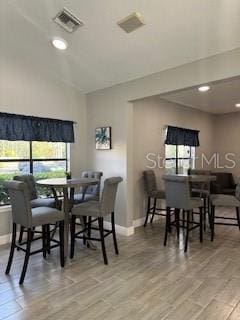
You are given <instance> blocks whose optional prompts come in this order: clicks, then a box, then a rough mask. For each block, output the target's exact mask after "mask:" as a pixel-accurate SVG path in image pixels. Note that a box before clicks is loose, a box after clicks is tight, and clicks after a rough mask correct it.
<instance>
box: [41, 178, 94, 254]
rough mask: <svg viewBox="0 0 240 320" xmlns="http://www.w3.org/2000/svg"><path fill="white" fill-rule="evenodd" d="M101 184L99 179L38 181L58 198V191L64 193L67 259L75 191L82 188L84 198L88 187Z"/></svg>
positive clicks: (65, 249)
mask: <svg viewBox="0 0 240 320" xmlns="http://www.w3.org/2000/svg"><path fill="white" fill-rule="evenodd" d="M98 183H99V180H98V179H94V178H79V179H75V178H73V179H67V178H51V179H43V180H38V181H37V182H36V184H37V185H39V186H41V187H47V188H51V189H52V190H53V192H54V195H55V196H56V190H58V189H61V190H62V191H63V198H64V202H63V205H64V213H65V228H64V256H65V259H67V257H68V244H69V212H70V211H71V209H72V206H73V197H74V190H75V189H76V188H80V187H82V189H83V198H84V193H85V192H86V190H87V187H89V186H91V185H96V184H98ZM81 224H82V226H83V229H84V228H85V223H84V219H83V218H82V219H81Z"/></svg>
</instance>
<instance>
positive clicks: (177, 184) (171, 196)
mask: <svg viewBox="0 0 240 320" xmlns="http://www.w3.org/2000/svg"><path fill="white" fill-rule="evenodd" d="M163 180H164V184H165V193H166V206H167V214H166V225H165V237H164V246H166V244H167V238H168V233H169V228H170V226H172V225H173V226H175V227H176V228H177V235H178V237H179V231H180V228H183V229H185V230H186V236H185V246H184V252H187V248H188V238H189V232H190V231H191V230H193V229H196V228H199V231H200V232H199V238H200V242H202V241H203V210H202V208H203V200H202V199H201V198H193V197H192V196H191V191H190V179H189V177H188V176H177V175H164V176H163ZM171 208H174V209H175V210H174V213H175V219H174V220H173V221H171V214H172V213H171ZM195 208H198V209H199V222H197V221H195V220H194V219H192V212H193V209H195ZM181 210H182V211H183V210H184V212H186V214H187V218H186V221H185V218H184V217H183V218H182V219H180V213H181Z"/></svg>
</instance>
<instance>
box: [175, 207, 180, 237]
mask: <svg viewBox="0 0 240 320" xmlns="http://www.w3.org/2000/svg"><path fill="white" fill-rule="evenodd" d="M179 216H180V210H179V209H175V220H176V227H177V237H178V238H179V233H180V223H179V218H180V217H179Z"/></svg>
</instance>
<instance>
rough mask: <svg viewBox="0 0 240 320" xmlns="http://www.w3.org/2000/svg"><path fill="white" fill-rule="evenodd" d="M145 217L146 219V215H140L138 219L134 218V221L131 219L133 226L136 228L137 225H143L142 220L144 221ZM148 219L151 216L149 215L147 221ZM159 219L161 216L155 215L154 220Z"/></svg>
mask: <svg viewBox="0 0 240 320" xmlns="http://www.w3.org/2000/svg"><path fill="white" fill-rule="evenodd" d="M145 219H146V217H142V218H139V219H137V220H134V221H133V227H134V228H138V227H141V226H143V225H144V222H145ZM150 219H151V217H149V220H148V221H150ZM159 219H161V216H158V215H155V217H154V221H157V220H159Z"/></svg>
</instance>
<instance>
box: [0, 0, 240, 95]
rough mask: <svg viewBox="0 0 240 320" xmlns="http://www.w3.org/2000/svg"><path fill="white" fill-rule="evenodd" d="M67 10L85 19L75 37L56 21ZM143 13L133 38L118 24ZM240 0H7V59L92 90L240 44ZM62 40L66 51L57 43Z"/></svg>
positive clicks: (3, 18) (2, 37)
mask: <svg viewBox="0 0 240 320" xmlns="http://www.w3.org/2000/svg"><path fill="white" fill-rule="evenodd" d="M63 7H66V8H67V9H69V10H70V11H72V12H73V13H74V14H75V15H76V16H78V17H79V18H80V19H82V20H83V21H84V22H85V26H83V27H82V28H79V29H78V30H77V31H76V32H74V33H73V34H69V33H67V32H65V31H64V30H63V29H61V28H60V27H59V26H58V25H56V24H55V23H54V22H53V21H52V18H53V17H54V16H55V15H56V14H57V12H58V11H59V10H60V9H62V8H63ZM134 11H137V12H140V13H141V14H142V15H143V17H144V19H145V22H146V25H145V26H144V27H142V28H140V29H138V30H136V31H134V32H133V33H130V34H126V33H124V31H123V30H122V29H120V28H119V26H117V24H116V22H117V21H119V20H120V19H122V18H124V17H125V16H127V15H129V14H131V13H132V12H134ZM239 17H240V1H239V0H201V1H195V0H171V1H169V0H119V1H116V0H65V1H63V0H41V1H40V0H1V1H0V41H1V42H0V47H1V49H0V59H12V60H21V61H25V62H26V63H28V64H29V65H33V66H35V68H39V70H40V69H41V70H43V71H44V72H46V73H49V74H53V75H55V76H57V77H58V78H60V79H62V80H64V81H66V82H68V83H70V84H72V85H74V86H75V87H77V88H78V89H79V90H80V91H81V92H84V93H86V92H91V91H94V90H97V89H101V88H104V87H109V86H112V85H115V84H118V83H122V82H126V81H129V80H133V79H136V78H140V77H143V76H146V75H149V74H152V73H155V72H159V71H162V70H166V69H169V68H174V67H176V66H179V65H182V64H186V63H189V62H192V61H196V60H199V59H203V58H205V57H208V56H211V55H215V54H218V53H221V52H224V51H229V50H232V49H234V48H237V47H239V46H240V36H239V35H240V22H239ZM54 36H61V37H63V38H64V39H66V40H67V42H68V43H69V47H68V49H67V50H66V51H64V52H60V51H57V50H56V49H54V48H53V47H52V46H51V43H50V39H51V38H52V37H54Z"/></svg>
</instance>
